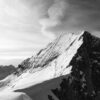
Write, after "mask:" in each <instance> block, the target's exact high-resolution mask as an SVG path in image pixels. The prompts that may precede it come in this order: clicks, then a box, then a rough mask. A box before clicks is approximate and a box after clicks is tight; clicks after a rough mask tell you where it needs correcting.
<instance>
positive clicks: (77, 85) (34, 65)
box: [0, 31, 100, 100]
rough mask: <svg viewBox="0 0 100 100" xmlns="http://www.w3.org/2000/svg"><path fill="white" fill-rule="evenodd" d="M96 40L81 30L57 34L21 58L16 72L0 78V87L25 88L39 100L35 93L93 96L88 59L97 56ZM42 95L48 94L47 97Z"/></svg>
mask: <svg viewBox="0 0 100 100" xmlns="http://www.w3.org/2000/svg"><path fill="white" fill-rule="evenodd" d="M99 44H100V39H99V38H96V37H94V36H92V35H91V34H90V33H88V32H84V31H83V32H82V33H80V34H77V35H76V34H73V33H72V34H71V33H70V34H61V35H60V36H59V37H58V38H57V39H56V40H55V41H54V42H52V43H50V44H48V45H47V47H46V48H44V49H42V50H40V52H39V53H37V55H36V56H33V57H31V58H28V59H26V60H25V61H23V62H22V64H20V65H19V68H18V69H17V71H16V72H14V73H13V74H11V75H10V76H8V77H7V78H5V79H4V80H2V81H0V91H1V92H6V91H9V92H10V91H21V92H25V93H27V94H28V95H29V96H30V97H31V98H32V99H33V100H39V97H41V100H48V99H49V100H66V99H64V97H65V98H67V100H82V97H84V98H85V99H84V98H83V100H89V99H88V98H92V97H93V98H94V96H95V95H96V92H95V88H97V84H95V83H93V80H91V79H92V77H95V75H94V74H92V71H95V72H96V69H95V68H94V66H95V65H93V64H92V63H91V61H92V62H98V59H99V58H98V56H96V57H95V55H96V54H97V53H98V54H99V50H100V49H99V46H100V45H99ZM98 66H99V65H98ZM93 68H94V70H92V69H93ZM95 72H94V73H95ZM96 74H97V75H98V73H96ZM98 76H99V75H98ZM62 79H64V80H62ZM93 79H95V78H93ZM55 80H56V81H55ZM44 84H45V85H44ZM60 84H63V85H60ZM65 84H66V85H65ZM94 85H95V88H94ZM37 86H38V87H39V88H38V87H37ZM47 86H48V87H47ZM59 86H60V87H61V88H60V89H61V91H60V90H59V89H58V87H59ZM36 87H37V88H36ZM63 87H64V88H63ZM43 89H44V90H43ZM96 90H97V89H96ZM39 91H42V92H44V93H40V92H39ZM47 91H49V92H47ZM51 91H52V92H51ZM64 91H65V92H64ZM81 92H82V93H81ZM59 93H60V94H59ZM45 95H48V99H47V97H45ZM51 95H52V96H53V98H55V99H52V96H51ZM65 95H66V96H67V97H66V96H65ZM69 95H70V97H69ZM79 96H80V97H79ZM78 98H79V99H78ZM90 100H92V99H90Z"/></svg>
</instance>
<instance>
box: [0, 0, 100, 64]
mask: <svg viewBox="0 0 100 100" xmlns="http://www.w3.org/2000/svg"><path fill="white" fill-rule="evenodd" d="M80 30H89V31H90V32H92V33H93V34H97V35H98V36H99V31H100V1H99V0H0V64H3V65H7V64H14V65H17V64H18V63H20V62H21V61H22V60H23V59H25V58H27V57H30V56H32V55H33V54H34V53H35V52H37V51H38V50H39V49H41V48H43V47H44V46H45V45H47V44H48V43H49V42H50V41H52V40H53V39H54V38H55V37H56V35H57V34H58V33H59V32H67V31H68V32H69V31H71V32H76V31H80Z"/></svg>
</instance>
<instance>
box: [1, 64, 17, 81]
mask: <svg viewBox="0 0 100 100" xmlns="http://www.w3.org/2000/svg"><path fill="white" fill-rule="evenodd" d="M15 71H16V68H15V67H14V66H13V65H8V66H2V65H0V80H2V79H4V78H5V77H7V76H8V75H10V74H12V73H13V72H15Z"/></svg>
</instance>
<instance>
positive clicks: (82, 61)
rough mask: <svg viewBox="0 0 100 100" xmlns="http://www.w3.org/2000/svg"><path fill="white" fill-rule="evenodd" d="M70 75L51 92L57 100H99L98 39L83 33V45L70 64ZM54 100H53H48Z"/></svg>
mask: <svg viewBox="0 0 100 100" xmlns="http://www.w3.org/2000/svg"><path fill="white" fill-rule="evenodd" d="M70 65H72V66H73V67H72V73H71V74H70V76H69V77H68V78H67V79H64V80H63V81H62V83H61V85H60V86H61V89H60V90H59V89H57V88H56V89H54V90H52V92H53V93H54V94H55V95H56V96H57V97H58V98H59V100H99V99H100V97H99V91H100V39H99V38H97V37H94V36H92V35H91V34H90V33H88V32H85V33H84V35H83V44H82V45H81V47H80V48H79V49H78V51H77V53H76V54H75V56H74V57H73V59H72V60H71V62H70ZM50 100H54V99H50Z"/></svg>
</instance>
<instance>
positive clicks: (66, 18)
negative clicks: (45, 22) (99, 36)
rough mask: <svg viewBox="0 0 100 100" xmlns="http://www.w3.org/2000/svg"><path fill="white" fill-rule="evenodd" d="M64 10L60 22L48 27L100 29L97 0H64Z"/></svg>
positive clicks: (99, 7)
mask: <svg viewBox="0 0 100 100" xmlns="http://www.w3.org/2000/svg"><path fill="white" fill-rule="evenodd" d="M65 2H66V3H65V4H66V7H67V8H66V10H65V12H64V15H63V17H62V20H60V21H61V23H60V24H59V25H58V26H56V27H49V30H53V31H60V30H62V31H64V30H65V31H70V30H72V31H74V30H83V29H84V30H91V31H93V30H95V31H97V30H98V31H100V6H99V5H100V1H99V0H91V1H90V0H65Z"/></svg>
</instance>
